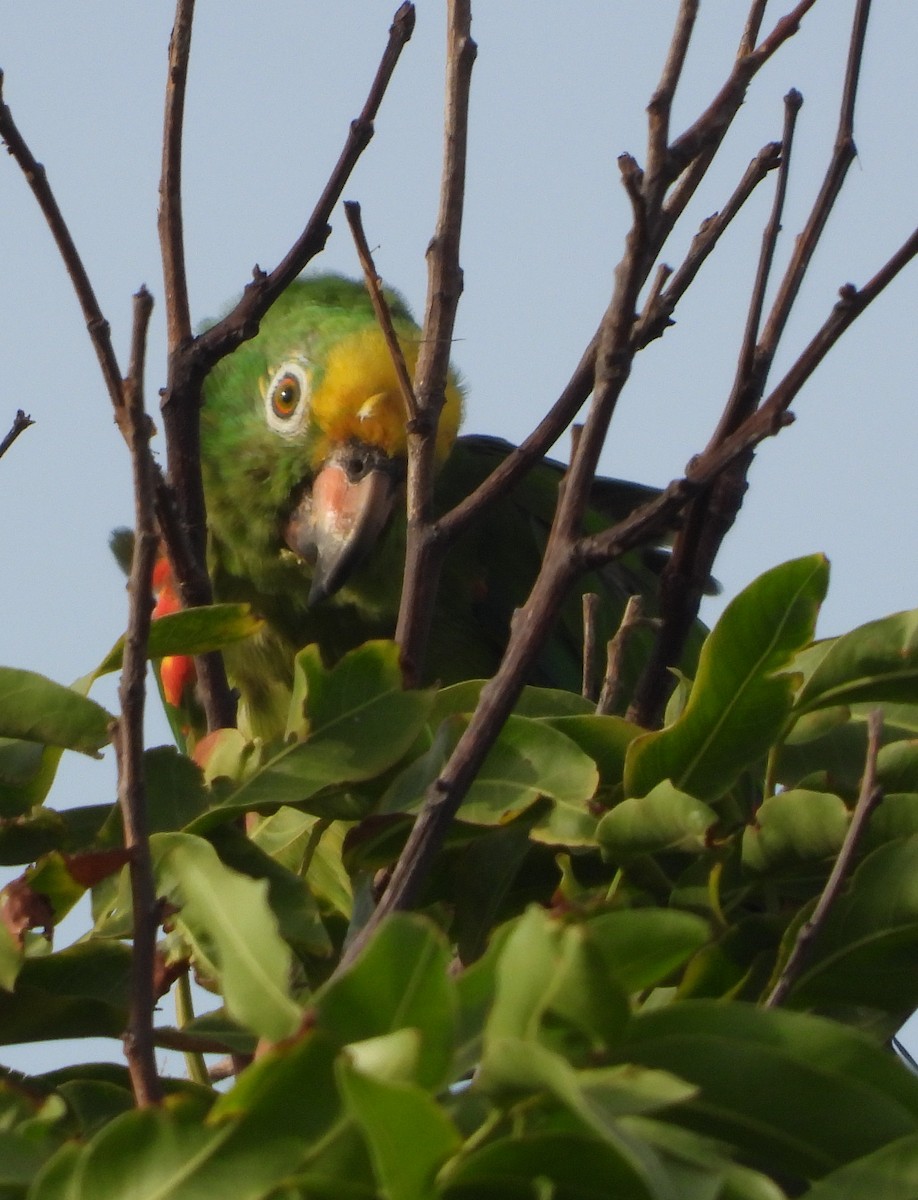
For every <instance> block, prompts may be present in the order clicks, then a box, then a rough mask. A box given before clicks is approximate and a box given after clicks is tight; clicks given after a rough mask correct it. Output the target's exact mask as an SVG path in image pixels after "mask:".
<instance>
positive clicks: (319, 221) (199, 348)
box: [166, 3, 415, 402]
mask: <svg viewBox="0 0 918 1200" xmlns="http://www.w3.org/2000/svg"><path fill="white" fill-rule="evenodd" d="M414 19H415V12H414V5H413V4H410V3H405V4H402V5H401V6H400V7H399V9H398V11H397V12H396V14H395V16H394V17H393V19H392V25H391V26H390V28H389V40H388V42H387V44H386V48H385V50H384V51H383V54H382V58H381V60H380V63H379V67H378V68H377V71H376V75H375V77H374V79H373V82H372V84H371V85H370V89H369V92H368V94H367V99H366V102H365V103H364V106H363V108H362V109H361V111H360V115H359V116H358V117H356V118H355V119H354V120H353V121H352V122H351V124H350V128H349V130H348V136H347V140H346V141H345V144H344V147H343V149H342V151H341V154H340V155H339V157H338V161H337V163H335V166H334V168H333V170H332V173H331V175H330V176H329V179H328V182H327V183H326V185H325V188H324V190H323V191H322V195H321V196H320V197H319V199H318V201H317V203H316V205H315V208H314V209H313V211H312V215H311V216H310V218H309V220H308V221H307V222H306V225H305V227H304V229H303V232H302V233H301V234H300V236H299V237H298V238H297V240H296V241H295V242H294V244H293V245H292V246H291V248H290V250H289V251H288V252H287V254H286V255H285V256H284V258H283V259H282V261H281V262H279V263H278V265H277V266H276V267H275V268H274V270H273V271H271V272H270V273H269V274H267V275H266V274H265V273H264V272H263V271H261V270H259V269H258V268H257V267H256V268H255V271H254V277H253V279H252V281H251V282H250V283H249V284H247V286H246V288H245V291H244V292H243V294H242V296H241V297H240V300H239V303H238V304H237V305H236V307H235V308H234V309H233V310H232V311H231V312H229V313H227V315H226V316H225V317H224V318H223V319H222V320H221V321H218V322H217V323H216V325H213V326H211V328H210V329H208V330H206V331H205V332H204V333H202V334H201V335H200V336H199V337H198V338H196V339H195V343H194V346H193V347H192V348H190V350H189V354H188V356H187V359H186V361H185V362H184V363H183V364H182V366H183V371H182V375H181V377H180V378H179V379H177V380H176V385H178V384H180V383H181V384H183V385H184V384H186V383H187V382H188V380H192V381H193V380H197V381H198V383H200V380H201V379H203V377H204V375H206V374H207V372H208V371H209V370H210V368H211V367H212V366H213V365H214V363H216V362H218V361H219V360H220V359H221V358H224V357H225V356H226V355H227V354H229V353H231V351H233V350H235V349H236V347H237V346H238V345H239V344H240V343H241V342H244V341H246V340H247V339H248V338H252V337H254V336H255V334H256V333H257V332H258V324H259V322H260V321H261V319H262V317H263V316H264V315H265V313H266V312H267V311H268V309H269V308H270V307H271V305H272V304H273V303H274V301H275V300H276V299H277V297H278V296H279V295H280V294H281V292H283V290H284V288H286V287H287V285H288V284H289V283H292V281H293V280H294V279H295V278H296V277H297V275H299V273H300V272H301V271H302V270H303V268H304V267H305V266H306V265H307V263H309V262H310V261H311V259H313V258H315V256H316V255H317V254H318V253H319V251H320V250H321V249H322V248H323V247H324V245H325V242H326V240H327V238H328V235H329V233H330V227H329V224H328V222H329V219H330V217H331V214H332V210H333V209H334V207H335V205H336V204H337V203H338V200H339V199H340V197H341V192H342V191H343V189H344V186H345V184H346V183H347V181H348V179H349V178H350V176H351V172H352V171H353V169H354V167H355V166H356V165H357V162H358V160H359V158H360V156H361V154H362V153H363V151H364V150H365V149H366V147H367V146H368V145H369V144H370V141H371V140H372V138H373V133H374V128H373V122H374V120H375V119H376V114H377V113H378V111H379V106H380V104H381V103H382V100H383V96H384V95H385V93H386V89H387V88H388V86H389V82H390V80H391V79H392V74H393V72H394V71H395V68H396V66H397V64H398V60H399V58H400V56H401V53H402V50H404V48H405V46H406V44H407V43H408V41H409V39H410V38H411V34H412V33H413V31H414ZM166 402H168V397H167V401H166Z"/></svg>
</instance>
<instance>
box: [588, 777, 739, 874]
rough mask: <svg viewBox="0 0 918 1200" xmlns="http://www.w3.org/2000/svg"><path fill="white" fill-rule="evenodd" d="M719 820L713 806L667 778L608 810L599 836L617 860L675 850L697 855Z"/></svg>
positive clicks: (598, 829) (601, 823)
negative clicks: (645, 791) (675, 785)
mask: <svg viewBox="0 0 918 1200" xmlns="http://www.w3.org/2000/svg"><path fill="white" fill-rule="evenodd" d="M717 821H718V817H717V813H716V812H714V810H713V809H712V808H709V807H708V805H707V804H704V803H703V802H702V801H701V800H696V799H695V797H694V796H689V795H687V794H686V793H685V792H682V791H680V790H679V789H678V788H676V787H673V785H672V784H671V783H670V782H669V780H668V779H667V780H664V781H663V782H662V783H658V784H657V785H656V786H655V787H654V788H653V789H652V790H651V791H650V792H649V793H648V794H647V795H646V796H632V797H631V798H630V799H628V800H623V801H622V802H621V803H620V804H617V805H616V806H615V808H613V809H612V810H611V811H610V812H607V813H606V815H605V816H604V817H603V818H602V820H601V821H600V822H599V826H598V828H597V830H596V839H597V841H598V842H599V844H600V846H601V847H602V849H603V853H604V854H606V855H607V856H608V857H609V858H612V859H614V860H615V861H624V860H627V859H629V858H633V857H635V856H636V855H640V854H659V853H663V852H665V851H673V850H678V851H681V852H684V853H687V854H696V853H698V852H699V851H701V850H704V848H705V847H706V845H707V839H708V835H709V833H710V831H711V829H712V828H713V827H714V826H715V825H716V824H717Z"/></svg>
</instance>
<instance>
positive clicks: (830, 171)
mask: <svg viewBox="0 0 918 1200" xmlns="http://www.w3.org/2000/svg"><path fill="white" fill-rule="evenodd" d="M869 15H870V0H858V5H857V9H856V10H855V14H854V21H853V24H852V30H851V41H850V44H849V48H848V63H847V68H846V71H845V85H844V90H843V92H842V99H841V105H840V109H839V116H838V129H837V132H836V135H835V146H834V148H833V151H832V157H831V159H830V161H829V165H828V168H827V169H826V173H825V176H824V178H823V181H822V186H821V187H820V189H819V194H818V195H817V197H816V199H815V201H814V202H813V207H812V209H811V210H810V215H809V218H808V220H807V222H806V225H805V226H804V228H803V231H802V233H800V234H799V235H798V237H797V242H796V245H795V248H794V254H793V256H792V258H791V261H790V262H789V263H788V266H787V270H786V272H785V274H784V278H783V280H782V281H781V286H780V287H779V289H778V293H777V295H776V296H775V299H774V303H773V304H772V308H771V313H770V314H769V317H768V320H767V321H766V323H765V328H764V330H763V331H762V338H761V344H760V345H759V348H758V352H757V353H758V356H759V358H760V359H762V360H763V361H764V362H765V363H767V364H769V365H770V363H771V360H772V358H773V357H774V354H775V351H776V350H777V347H778V342H779V341H780V339H781V334H782V333H783V332H784V327H785V325H786V324H787V319H788V317H789V316H790V313H791V309H792V308H793V306H794V301H795V300H796V298H797V294H798V293H799V291H800V286H801V284H802V283H803V280H804V277H805V275H806V272H807V268H808V267H809V265H810V261H811V259H812V257H813V254H814V253H815V250H816V247H817V245H818V244H819V240H820V238H821V237H822V232H823V230H824V229H825V226H826V221H828V219H829V213H831V211H832V209H833V207H834V206H835V201H836V200H837V199H838V194H839V192H840V191H841V187H842V184H843V183H844V181H845V176H846V175H847V174H848V168H849V167H850V166H851V163H852V162H853V161H854V158H855V156H856V153H857V151H856V149H855V145H854V104H855V100H856V98H857V84H858V79H859V77H860V70H861V59H862V57H863V53H864V38H865V36H866V32H867V19H868V17H869Z"/></svg>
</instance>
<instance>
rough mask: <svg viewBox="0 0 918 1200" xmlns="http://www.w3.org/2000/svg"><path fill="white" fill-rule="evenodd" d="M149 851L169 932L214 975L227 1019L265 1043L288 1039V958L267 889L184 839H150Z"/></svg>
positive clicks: (297, 1016) (198, 842)
mask: <svg viewBox="0 0 918 1200" xmlns="http://www.w3.org/2000/svg"><path fill="white" fill-rule="evenodd" d="M150 844H151V851H152V854H153V859H154V864H155V870H156V878H157V885H158V894H159V895H161V896H163V897H165V898H166V899H168V900H169V901H170V902H171V903H172V904H174V905H176V906H177V907H178V909H179V911H178V912H177V913H176V914H175V916H174V917H173V918H172V920H173V922H174V924H175V925H176V927H177V928H178V929H180V931H181V932H182V933H183V934H184V936H185V937H187V938H188V940H189V942H190V943H191V945H192V947H193V948H194V951H195V954H196V955H197V956H198V957H199V958H200V959H201V961H202V963H205V964H207V965H208V966H209V967H212V968H213V969H214V970H215V971H216V972H217V974H218V976H219V978H220V980H221V984H222V990H223V995H224V999H225V1002H226V1007H227V1011H228V1012H229V1013H230V1015H231V1016H233V1017H234V1018H235V1019H237V1020H238V1021H240V1022H241V1023H242V1024H244V1025H247V1026H248V1027H249V1028H250V1029H252V1030H254V1031H255V1032H256V1033H258V1034H260V1035H261V1036H263V1037H266V1038H269V1039H270V1040H271V1041H278V1040H279V1039H281V1038H284V1037H288V1036H290V1035H291V1034H293V1033H294V1032H295V1031H296V1029H297V1028H298V1027H299V1025H300V1023H301V1021H302V1012H301V1011H300V1008H299V1006H298V1005H297V1004H295V1003H294V1001H293V1000H292V999H291V997H290V994H289V978H290V966H291V961H292V956H291V952H290V948H289V946H287V944H286V943H285V942H284V941H283V939H282V938H281V936H280V933H279V932H278V927H277V919H276V917H275V916H274V914H273V913H272V912H271V910H270V908H269V906H268V901H267V890H268V887H267V883H265V882H264V881H263V880H254V879H250V878H248V877H247V876H245V875H240V874H239V873H238V872H237V871H232V870H230V868H229V867H226V866H224V864H223V863H222V862H221V861H220V859H219V858H218V857H217V853H216V851H215V850H214V848H213V846H211V845H210V843H209V842H205V841H204V840H203V839H201V838H197V837H193V836H191V835H190V834H185V833H160V834H155V835H154V836H153V837H152V838H151V839H150Z"/></svg>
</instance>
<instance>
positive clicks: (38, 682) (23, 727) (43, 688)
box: [0, 667, 114, 756]
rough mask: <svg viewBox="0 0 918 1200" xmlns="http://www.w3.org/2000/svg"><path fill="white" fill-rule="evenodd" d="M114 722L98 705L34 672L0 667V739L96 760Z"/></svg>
mask: <svg viewBox="0 0 918 1200" xmlns="http://www.w3.org/2000/svg"><path fill="white" fill-rule="evenodd" d="M113 720H114V718H113V717H112V715H111V713H108V712H106V711H105V709H104V708H103V707H102V706H101V704H96V702H95V700H90V699H88V698H87V697H86V696H82V695H80V693H79V692H77V691H74V690H73V689H72V688H68V687H64V686H63V684H60V683H54V682H53V680H51V679H48V678H46V677H45V676H44V675H37V674H36V673H35V672H34V671H23V670H20V669H19V668H17V667H0V737H5V738H18V739H24V740H26V741H30V742H39V743H41V744H42V745H46V746H61V747H63V748H64V749H66V750H79V751H80V752H81V753H82V754H89V755H93V756H97V755H98V752H99V751H100V750H101V749H102V747H103V746H105V745H107V744H108V741H109V726H110V724H111V722H112V721H113Z"/></svg>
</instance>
